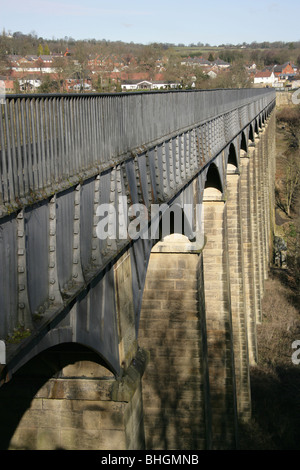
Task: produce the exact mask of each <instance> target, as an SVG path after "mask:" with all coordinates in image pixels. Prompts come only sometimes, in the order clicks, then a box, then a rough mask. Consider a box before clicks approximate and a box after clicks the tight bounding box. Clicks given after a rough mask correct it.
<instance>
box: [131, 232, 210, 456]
mask: <svg viewBox="0 0 300 470" xmlns="http://www.w3.org/2000/svg"><path fill="white" fill-rule="evenodd" d="M174 237H175V238H174ZM178 237H179V238H180V237H182V236H181V235H180V236H176V235H171V236H169V237H165V238H164V240H163V242H159V243H157V244H156V245H155V246H154V247H153V249H152V253H151V256H150V261H149V266H148V271H147V279H146V284H145V290H144V296H143V304H142V311H141V319H140V325H139V345H140V346H142V347H143V348H144V349H147V350H149V351H150V362H149V364H148V366H147V370H146V372H145V374H144V376H143V405H144V419H145V437H146V449H164V450H168V449H177V450H181V449H185V450H193V449H209V448H210V445H211V444H210V421H209V404H208V401H209V391H208V377H207V365H206V361H207V357H206V330H205V317H204V315H205V310H204V295H203V294H204V289H203V279H202V278H203V276H202V255H201V253H192V252H189V251H188V249H186V245H187V243H186V237H183V238H184V239H185V241H183V243H182V242H181V241H180V240H178Z"/></svg>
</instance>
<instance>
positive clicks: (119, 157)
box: [0, 90, 274, 372]
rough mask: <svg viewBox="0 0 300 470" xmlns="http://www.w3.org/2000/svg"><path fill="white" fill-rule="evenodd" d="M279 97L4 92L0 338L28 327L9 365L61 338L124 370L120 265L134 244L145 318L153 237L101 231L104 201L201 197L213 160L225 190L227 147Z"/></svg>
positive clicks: (136, 286) (136, 290)
mask: <svg viewBox="0 0 300 470" xmlns="http://www.w3.org/2000/svg"><path fill="white" fill-rule="evenodd" d="M273 105H274V93H273V92H272V91H270V90H216V91H213V92H201V91H199V92H180V93H153V94H152V93H145V94H132V95H109V96H108V95H96V96H94V95H83V96H80V95H79V96H78V95H75V96H73V95H71V96H67V97H66V96H65V95H64V96H62V95H50V96H49V95H46V96H44V95H34V96H24V95H22V96H11V97H10V98H7V102H6V105H5V106H4V113H3V121H2V120H0V142H1V153H0V176H1V180H0V204H2V209H3V213H6V212H7V210H8V208H10V210H11V211H12V214H11V215H10V216H6V217H2V218H1V219H0V261H1V263H0V269H1V276H0V308H1V310H0V338H3V339H5V338H6V337H7V336H8V335H9V334H11V333H12V331H13V329H14V328H18V327H19V325H21V326H25V327H26V328H29V329H30V331H31V336H30V337H29V338H27V339H26V340H25V341H24V342H22V344H20V345H14V346H9V348H8V357H9V361H10V371H11V372H13V371H14V370H16V369H17V368H18V367H20V366H21V364H22V363H23V362H24V361H26V360H28V359H29V358H30V357H32V356H33V355H35V354H37V353H38V352H40V351H41V350H43V349H45V348H46V347H50V346H53V345H55V344H57V343H59V342H63V341H77V342H79V343H81V344H84V345H86V346H88V347H90V348H92V349H94V350H95V351H98V352H99V354H101V355H102V356H103V357H104V358H105V359H106V360H107V361H108V362H109V363H110V364H111V367H112V368H113V369H114V370H115V371H116V372H119V368H120V365H119V357H118V331H117V324H116V307H115V293H114V288H115V287H114V278H113V274H112V266H113V264H114V262H115V260H116V259H117V258H118V256H120V254H121V253H122V250H124V249H126V250H129V252H130V259H131V266H132V289H133V301H134V309H135V320H136V326H137V327H138V321H139V312H140V307H141V301H142V293H143V287H144V283H145V276H146V271H147V263H148V259H149V255H150V251H151V247H152V240H149V239H142V238H138V239H137V240H135V241H131V240H130V238H129V237H128V235H126V238H125V239H122V238H121V239H120V237H118V236H117V237H116V239H112V240H111V239H106V240H100V239H99V238H98V237H97V234H96V227H97V223H98V221H99V217H97V207H98V206H99V205H100V204H104V203H106V204H111V205H112V206H111V207H114V208H115V209H116V210H117V209H118V204H119V197H120V196H127V198H128V199H127V201H128V205H132V204H136V203H140V204H144V205H145V206H146V207H147V208H148V209H150V205H151V204H153V203H154V204H162V203H165V204H169V205H171V204H175V203H177V204H178V205H179V206H183V204H195V203H197V204H199V205H200V206H201V201H202V194H203V190H204V184H205V179H206V174H207V171H208V168H209V165H210V163H211V162H212V161H213V162H214V164H215V165H216V167H217V168H218V171H219V175H220V178H221V180H222V184H223V187H225V185H226V182H225V178H226V176H225V175H226V171H225V167H224V158H223V155H222V153H223V152H224V154H225V155H226V156H227V157H228V155H229V146H230V145H231V144H233V145H234V146H235V148H236V149H237V151H236V154H237V158H239V156H238V154H239V149H240V148H241V143H242V138H241V136H242V135H244V139H245V142H246V145H247V144H248V139H249V135H250V131H251V130H252V129H255V131H257V130H258V128H259V127H260V126H261V123H262V122H263V120H264V119H265V117H267V116H268V114H269V113H270V112H271V110H272V107H273ZM29 124H30V126H29ZM227 157H226V158H227ZM49 188H50V189H49ZM46 189H47V190H49V191H48V192H47V191H46ZM33 193H34V197H33ZM19 198H23V199H22V201H19ZM35 199H38V200H40V202H38V203H35V204H32V203H33V201H34V200H35ZM17 206H19V207H20V208H21V209H20V208H19V209H18V207H17ZM198 215H199V217H198V220H196V214H194V215H193V217H194V218H193V221H192V229H193V230H194V231H196V232H197V231H198V230H201V209H200V210H199V214H198ZM111 220H112V219H111ZM129 221H130V218H128V219H127V222H129ZM197 224H198V225H197Z"/></svg>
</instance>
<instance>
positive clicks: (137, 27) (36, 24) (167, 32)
mask: <svg viewBox="0 0 300 470" xmlns="http://www.w3.org/2000/svg"><path fill="white" fill-rule="evenodd" d="M299 21H300V1H299V0H284V1H282V0H281V1H278V2H276V1H275V2H274V1H271V0H252V1H250V2H243V1H241V0H239V1H237V0H232V1H230V0H229V1H226V0H223V1H221V0H205V1H202V0H150V1H145V0H105V1H104V0H98V1H97V0H62V1H56V0H26V1H24V0H11V1H7V0H0V28H1V32H2V31H3V29H5V32H6V33H8V32H11V33H14V32H16V31H21V32H22V33H24V34H29V33H31V34H35V35H37V36H38V37H42V38H44V39H52V38H54V39H60V38H64V37H66V36H67V37H72V38H74V39H76V40H78V39H96V40H101V39H106V40H108V41H118V40H120V41H123V42H134V43H140V44H150V43H153V42H162V43H171V44H180V43H182V44H185V45H189V44H192V43H194V44H197V43H198V42H201V43H204V44H206V43H208V44H210V45H212V46H215V45H216V46H217V45H220V44H242V43H243V42H246V43H251V42H253V41H256V42H262V41H269V42H274V41H284V42H292V41H299V40H300V32H299V31H300V28H299Z"/></svg>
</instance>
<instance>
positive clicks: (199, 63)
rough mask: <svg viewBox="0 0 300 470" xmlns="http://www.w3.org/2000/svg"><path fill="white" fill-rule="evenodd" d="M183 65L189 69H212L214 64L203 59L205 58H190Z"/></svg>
mask: <svg viewBox="0 0 300 470" xmlns="http://www.w3.org/2000/svg"><path fill="white" fill-rule="evenodd" d="M181 65H187V66H189V67H211V66H212V63H211V62H209V60H206V59H203V57H194V58H193V59H192V58H191V57H188V58H187V59H186V60H183V61H182V62H181Z"/></svg>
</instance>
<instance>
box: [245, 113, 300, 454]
mask: <svg viewBox="0 0 300 470" xmlns="http://www.w3.org/2000/svg"><path fill="white" fill-rule="evenodd" d="M291 111H292V112H293V113H296V114H295V115H294V116H296V117H297V116H300V111H299V108H298V109H297V108H295V109H293V110H291V107H288V108H283V109H279V110H277V156H276V160H277V171H276V187H277V206H276V221H277V224H278V225H277V227H276V234H277V235H279V236H282V237H284V239H285V241H286V242H287V268H286V269H282V268H277V267H273V268H272V269H271V270H270V277H269V279H268V280H267V282H266V284H265V295H264V299H263V305H262V307H263V321H262V324H261V325H258V327H257V334H258V338H257V341H258V353H259V362H258V365H257V366H255V367H252V368H251V392H252V407H253V416H252V420H251V422H250V423H249V424H247V425H242V426H241V435H240V448H241V449H247V450H270V449H271V450H299V449H300V437H299V432H298V429H299V424H300V413H299V412H300V364H299V365H298V364H297V363H296V364H294V363H293V361H292V355H293V353H297V349H293V346H292V344H293V342H294V341H297V340H300V302H299V299H300V297H299V296H300V286H299V277H300V270H299V267H300V256H299V247H300V210H299V209H300V189H299V183H298V187H297V190H296V191H295V194H294V197H293V201H292V205H291V209H290V215H289V216H288V215H287V213H286V212H287V210H286V203H285V200H286V189H285V183H286V181H287V174H286V172H285V168H286V163H287V159H290V161H291V159H292V157H293V156H295V155H296V156H297V159H298V160H296V161H298V167H297V164H295V165H294V166H293V175H294V176H295V175H296V173H297V171H299V168H300V165H299V141H300V139H298V143H297V142H296V143H295V142H294V143H293V142H292V138H291V134H290V126H289V117H290V116H291ZM293 132H294V135H295V136H298V137H299V135H300V125H299V122H298V123H297V126H296V127H295V128H294V129H293ZM293 145H296V148H295V147H294V146H293ZM283 209H284V210H283ZM298 348H299V347H298ZM296 358H297V354H296ZM297 362H298V361H297Z"/></svg>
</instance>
